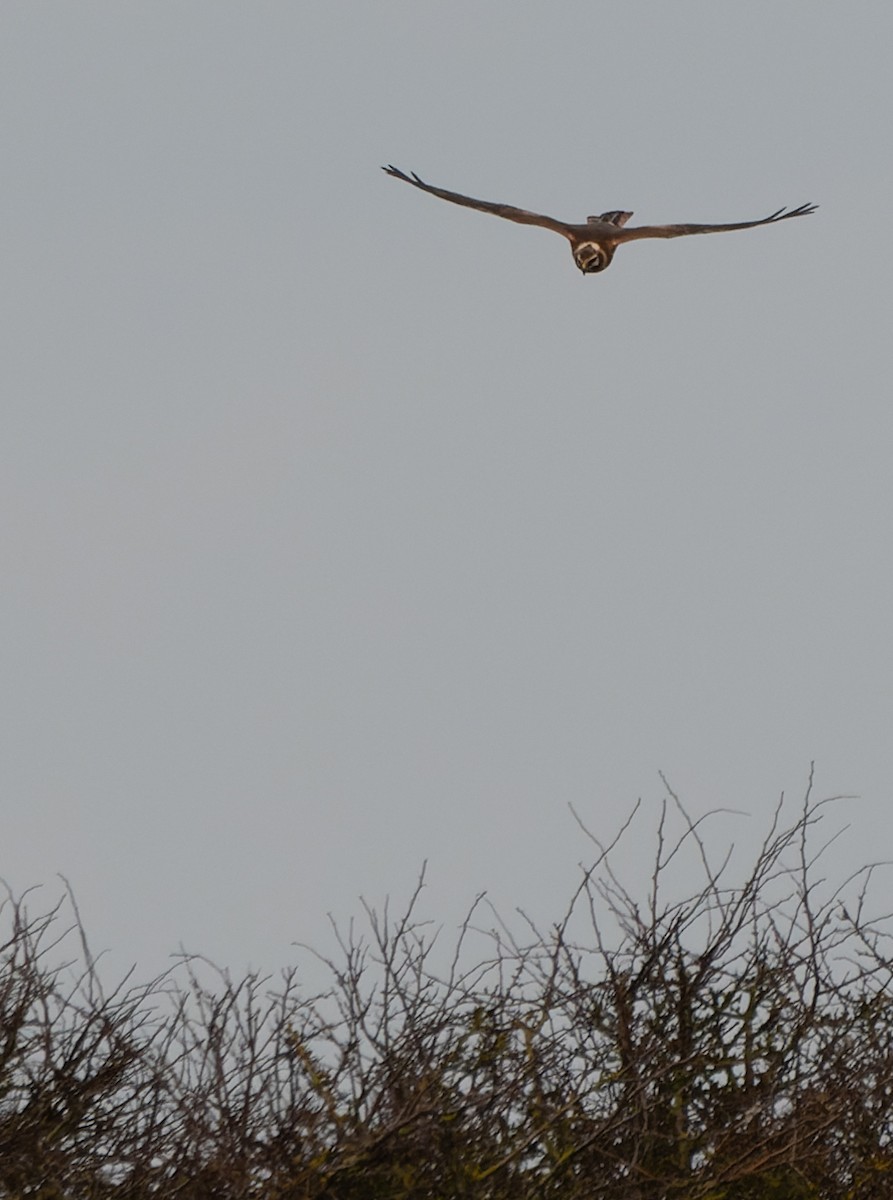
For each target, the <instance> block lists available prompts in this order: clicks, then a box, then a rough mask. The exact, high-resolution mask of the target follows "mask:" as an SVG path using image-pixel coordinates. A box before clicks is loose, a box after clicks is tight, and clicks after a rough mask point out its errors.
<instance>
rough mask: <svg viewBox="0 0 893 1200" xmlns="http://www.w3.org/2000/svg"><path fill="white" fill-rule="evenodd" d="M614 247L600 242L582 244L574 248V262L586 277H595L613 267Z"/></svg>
mask: <svg viewBox="0 0 893 1200" xmlns="http://www.w3.org/2000/svg"><path fill="white" fill-rule="evenodd" d="M613 257H614V247H613V246H605V245H603V244H602V243H600V242H580V244H579V245H577V246H575V247H574V262H575V263H576V264H577V266H578V267H579V268H580V270H581V271H582V272H583V274H584V275H595V274H596V273H597V272H598V271H604V269H605V268H606V267H609V266H610V265H611V259H612V258H613Z"/></svg>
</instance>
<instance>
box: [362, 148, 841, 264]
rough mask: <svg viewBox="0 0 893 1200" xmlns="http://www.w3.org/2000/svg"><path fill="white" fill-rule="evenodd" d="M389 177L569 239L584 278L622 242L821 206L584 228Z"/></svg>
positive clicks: (599, 222)
mask: <svg viewBox="0 0 893 1200" xmlns="http://www.w3.org/2000/svg"><path fill="white" fill-rule="evenodd" d="M382 170H383V171H384V172H385V173H386V174H387V175H393V176H394V178H395V179H402V180H403V182H404V183H411V184H412V186H413V187H417V188H421V189H422V191H423V192H430V193H431V195H432V196H439V197H440V198H441V200H450V201H451V202H452V203H453V204H464V205H465V207H466V208H476V209H478V210H479V211H480V212H488V213H493V214H494V216H497V217H505V219H506V220H507V221H517V222H518V223H519V224H520V225H541V226H542V227H543V229H551V230H553V231H554V232H555V233H560V234H561V236H562V237H566V238H567V240H568V241H569V242H570V244H571V251H572V252H573V255H574V262H575V263H576V264H577V266H578V267H579V268H580V270H581V271H582V272H583V274H584V275H594V274H596V273H597V272H598V271H604V270H605V268H606V267H609V266H610V265H611V259H612V258H613V257H614V251H615V250H616V249H617V247H618V246H619V245H620V243H621V242H634V241H637V240H638V239H639V238H674V237H687V236H688V235H689V234H690V233H726V232H728V231H729V230H731V229H756V227H757V226H758V225H774V224H775V222H776V221H787V219H788V218H789V217H806V216H809V214H810V213H813V212H815V210H816V208H817V207H818V205H816V204H801V205H800V207H799V208H792V209H790V211H788V212H786V211H785V210H784V209H783V208H780V209H779V210H778V212H774V213H772V215H771V216H769V217H763V218H762V219H761V220H759V221H738V222H736V223H734V224H732V225H633V226H632V228H629V229H627V228H625V226H626V223H627V221H628V220H629V219H630V217H631V216H632V215H633V214H632V213H631V212H620V211H619V210H612V211H611V212H603V213H601V214H600V215H599V216H597V217H587V218H586V223H585V224H583V225H571V224H568V223H567V222H566V221H556V220H555V218H554V217H545V216H542V215H541V214H540V213H534V212H527V210H526V209H524V208H515V207H514V206H513V205H511V204H493V203H491V202H490V201H489V200H473V199H472V198H471V196H462V195H460V193H459V192H448V191H446V190H445V189H444V188H438V187H432V186H431V184H430V183H425V182H424V181H423V180H421V179H419V177H418V175H415V174H412V173H411V174H409V175H406V174H405V173H404V172H403V171H400V170H398V169H397V167H393V166H388V167H382Z"/></svg>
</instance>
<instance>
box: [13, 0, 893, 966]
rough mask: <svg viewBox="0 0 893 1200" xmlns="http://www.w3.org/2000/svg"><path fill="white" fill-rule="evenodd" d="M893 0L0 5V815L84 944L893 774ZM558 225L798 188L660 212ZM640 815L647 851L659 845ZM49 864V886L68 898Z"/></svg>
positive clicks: (219, 921)
mask: <svg viewBox="0 0 893 1200" xmlns="http://www.w3.org/2000/svg"><path fill="white" fill-rule="evenodd" d="M891 44H893V7H891V5H890V4H889V0H877V2H871V0H863V3H861V4H860V5H858V6H857V8H856V9H854V8H853V7H852V6H847V5H836V4H826V5H820V4H816V3H814V2H813V0H794V2H780V0H763V2H761V0H751V2H750V3H748V4H746V5H742V4H732V3H725V2H722V0H681V2H674V3H671V4H670V3H659V2H657V0H654V2H649V3H635V2H633V3H625V4H622V5H618V4H616V3H610V4H608V3H601V2H594V0H580V2H569V3H558V4H545V3H539V4H533V3H527V2H519V0H511V3H509V2H508V0H489V2H488V3H486V4H482V3H480V2H479V0H475V2H474V3H470V2H462V0H459V2H456V0H452V2H451V3H449V4H447V3H427V2H419V0H406V2H400V3H397V2H381V3H369V4H356V5H347V4H342V3H338V2H336V0H321V2H319V3H303V2H301V0H287V2H286V0H281V2H269V3H265V2H263V0H261V2H259V3H251V4H245V3H238V4H236V3H229V2H227V0H208V2H206V3H200V2H194V0H180V2H178V3H176V4H173V3H148V2H144V3H113V2H111V0H109V2H106V3H92V2H79V3H72V4H66V5H50V4H41V5H38V4H34V3H33V2H32V0H22V2H17V0H5V2H4V4H3V6H2V9H0V146H2V157H0V161H2V166H3V185H2V187H0V217H2V220H0V246H2V278H3V287H2V296H3V313H2V321H0V340H2V345H0V370H2V380H3V386H2V429H0V488H2V546H0V552H2V581H3V582H2V636H3V646H4V652H3V669H2V697H3V699H2V703H3V728H4V750H3V754H2V772H3V777H2V803H3V816H2V841H0V875H2V876H3V877H4V878H5V879H6V880H7V881H8V883H9V884H10V885H11V886H12V887H13V888H14V889H15V890H16V891H21V890H22V889H23V888H25V887H27V886H30V885H32V884H38V883H42V884H44V885H45V894H46V895H47V897H48V898H50V897H55V896H56V895H57V894H58V891H59V886H60V885H59V882H58V880H57V879H56V874H57V873H58V872H61V873H63V874H64V875H65V876H67V877H68V879H69V880H70V881H71V884H72V886H73V887H74V890H75V892H76V894H77V896H78V897H79V900H80V904H81V909H82V912H83V915H84V919H85V921H86V923H87V926H88V930H89V932H90V933H91V935H92V939H93V943H94V949H100V948H103V947H108V948H109V949H110V950H111V951H112V952H113V954H114V955H118V956H120V957H121V959H122V960H126V961H130V960H137V961H139V962H140V963H141V964H142V965H143V966H144V968H145V969H155V968H156V967H158V966H159V965H163V963H164V961H165V959H166V956H167V955H168V954H169V953H170V952H172V951H175V950H176V949H177V948H178V947H179V946H180V945H181V944H183V945H185V946H186V947H187V948H189V949H191V950H195V951H202V952H204V953H206V954H208V955H210V956H211V957H213V958H215V959H216V960H217V961H219V962H221V963H225V964H229V965H230V966H232V967H233V968H234V969H240V968H242V967H243V966H244V965H246V964H248V963H251V964H253V965H256V966H261V967H263V968H265V969H266V968H275V967H277V966H279V965H281V964H283V963H285V962H288V961H293V960H294V959H295V957H296V955H297V953H298V952H297V951H295V950H294V949H293V948H292V945H291V944H292V943H293V942H295V941H310V942H314V943H317V944H318V943H320V942H324V941H325V938H326V937H327V925H326V919H325V914H326V913H327V912H328V911H331V912H333V913H334V914H336V915H338V916H339V917H340V918H342V919H345V918H347V917H349V916H350V915H351V914H352V913H354V912H356V911H357V910H358V897H359V896H360V895H361V894H362V895H364V896H365V897H366V898H367V899H368V900H369V901H370V902H372V903H380V901H381V899H382V898H383V897H384V896H385V895H386V894H388V893H391V894H392V895H394V896H395V897H396V898H401V897H403V896H405V895H406V894H407V893H408V892H409V891H410V890H411V888H412V886H413V883H414V881H415V878H416V875H417V873H418V870H419V868H420V866H421V864H422V861H423V860H425V859H427V860H428V862H429V868H428V878H429V883H430V887H429V891H428V893H427V895H426V897H425V901H424V909H425V912H426V914H427V915H430V916H432V917H434V918H435V919H436V920H443V921H446V922H447V924H449V923H450V922H451V921H455V920H458V918H459V916H460V915H461V912H462V911H463V909H464V907H465V905H466V903H467V902H468V901H469V900H470V899H471V898H472V897H473V896H474V894H475V893H477V892H478V891H481V890H482V889H488V890H489V893H490V895H491V896H492V898H493V900H494V902H495V903H496V904H497V905H498V906H500V907H501V908H503V909H511V908H512V907H513V906H514V905H521V906H523V907H524V908H526V909H527V910H528V911H529V912H530V913H531V914H532V915H535V916H536V917H537V918H538V919H540V920H542V921H543V922H544V923H547V922H548V921H549V920H550V919H551V918H554V917H555V916H557V915H558V914H559V913H560V911H561V910H562V908H563V906H564V902H565V900H566V899H567V897H568V895H569V894H570V891H571V889H572V887H573V886H574V883H575V881H576V872H577V867H576V864H577V863H578V861H580V860H581V859H586V858H588V857H590V855H591V846H588V845H587V844H586V843H585V841H584V840H583V839H581V836H580V833H579V830H578V829H577V827H576V825H575V824H574V821H573V818H572V817H571V815H570V812H569V810H568V804H569V803H571V804H573V805H574V807H575V808H576V809H577V810H578V811H579V812H580V814H581V816H583V817H584V818H585V819H586V821H587V824H588V825H589V826H590V827H591V828H593V829H594V830H596V831H599V832H601V833H602V834H603V835H604V836H610V834H611V833H612V832H613V830H614V829H615V828H616V827H617V825H618V823H619V822H620V821H621V819H622V817H623V815H624V814H625V813H626V812H627V810H628V809H629V807H630V806H631V804H632V803H633V802H634V801H635V800H636V798H637V797H640V796H641V797H642V799H643V803H644V805H645V808H646V810H647V811H649V812H656V811H657V808H658V806H659V803H660V800H661V798H662V796H663V795H664V789H663V786H662V784H661V781H660V778H659V775H658V772H659V771H663V772H664V773H665V774H666V776H667V778H668V780H669V781H670V783H671V785H672V786H673V788H674V789H675V790H676V791H677V792H678V793H679V794H680V795H681V796H682V797H683V799H684V800H685V802H686V803H687V805H688V806H689V808H690V809H691V810H692V811H693V812H695V813H699V812H703V811H704V810H706V809H709V808H712V807H715V806H717V805H725V806H730V807H734V808H738V809H742V810H744V811H745V812H747V813H750V814H751V816H750V817H749V818H744V817H741V818H729V824H728V826H727V827H724V828H723V830H722V831H721V836H720V840H723V839H724V838H727V839H731V838H733V837H734V838H735V839H736V840H737V841H740V842H741V843H742V844H745V845H746V844H747V842H748V840H749V839H752V840H754V841H755V840H756V838H757V836H758V834H759V832H760V831H761V829H762V826H763V823H764V821H765V818H766V815H767V814H768V813H769V811H770V810H771V808H772V806H773V805H774V803H775V801H776V800H777V798H778V795H779V793H781V792H782V791H785V792H786V793H788V794H790V795H791V796H792V797H799V796H801V795H802V792H803V789H804V787H805V785H806V780H807V775H808V771H809V763H810V761H811V760H813V759H814V760H815V761H816V789H817V793H819V794H822V795H825V794H830V793H834V792H848V793H854V794H858V795H859V796H860V797H861V800H860V801H859V803H858V804H854V805H852V806H850V807H849V808H848V810H847V812H846V814H845V815H846V818H847V819H849V820H850V821H851V822H852V826H853V828H852V832H851V833H850V835H849V838H848V839H847V840H846V842H845V847H843V848H841V850H840V851H839V853H840V855H841V861H842V862H843V863H845V864H847V865H852V864H855V863H858V862H860V861H862V860H864V859H866V858H877V857H886V856H889V851H888V849H887V848H888V846H889V835H890V831H891V820H890V817H889V812H890V801H891V795H893V753H891V745H893V638H891V614H893V561H891V557H893V556H891V513H893V468H891V447H893V404H891V398H893V397H891V376H893V372H891V358H893V324H891V318H893V304H891V259H893V235H891V221H890V216H889V214H890V211H891V202H893V161H891V154H890V114H891V112H893V73H891V71H890V57H889V52H890V46H891ZM388 162H393V163H396V164H397V165H398V166H400V167H402V168H404V169H410V170H414V171H416V172H418V173H419V174H420V175H421V176H422V177H423V178H425V179H427V180H429V181H431V182H433V183H434V184H437V185H440V186H443V187H447V188H450V189H454V190H459V191H465V192H468V193H470V194H471V195H474V196H480V197H484V198H486V199H492V200H501V201H507V202H509V203H513V204H517V205H521V206H525V207H530V208H534V209H536V210H538V211H541V212H546V213H549V214H552V215H554V216H556V217H559V218H564V219H568V220H581V219H583V218H584V217H585V216H586V215H587V214H589V213H592V212H595V213H598V212H601V211H603V210H605V209H611V208H625V209H633V210H635V213H636V216H635V218H634V222H643V223H657V222H662V221H722V222H724V221H736V220H748V219H753V218H757V217H761V216H765V215H767V214H768V213H770V212H772V211H773V210H775V209H777V208H779V207H780V206H781V205H791V206H793V205H798V204H801V203H804V202H806V201H812V202H814V203H818V204H819V205H820V206H821V207H820V208H819V210H818V212H817V213H816V214H815V215H814V216H811V217H809V218H806V219H802V220H797V221H792V222H788V223H784V224H782V225H779V226H777V227H774V228H767V229H758V230H754V231H752V232H746V233H734V234H727V235H719V236H717V237H708V238H693V239H682V240H677V241H667V242H664V241H661V242H657V241H652V242H639V243H635V244H633V245H630V246H624V247H621V248H620V250H619V251H618V253H617V256H616V258H615V260H614V263H613V265H612V266H611V268H610V270H609V271H607V272H606V273H605V274H602V275H596V276H590V277H585V278H584V277H583V276H581V275H580V274H579V272H578V271H577V270H576V268H575V267H574V264H573V261H572V258H571V255H570V252H569V249H568V247H567V245H566V243H565V242H564V241H563V239H561V238H559V237H556V236H555V235H554V234H553V233H550V232H548V231H545V230H542V229H531V228H525V227H522V226H518V225H513V224H510V223H508V222H503V221H498V220H496V219H494V218H492V217H490V216H486V215H482V214H479V213H475V212H472V211H469V210H467V209H462V208H458V207H455V206H452V205H448V204H444V203H443V202H441V201H440V200H437V199H434V198H432V197H429V196H426V195H424V194H423V193H421V192H418V191H415V190H413V189H410V188H409V187H407V186H405V185H404V184H402V183H400V182H398V181H395V180H393V179H389V178H388V177H386V176H385V175H383V174H382V172H381V171H380V169H379V168H380V166H381V165H382V164H384V163H388ZM632 849H633V852H634V853H633V857H635V846H633V847H632ZM35 903H37V905H38V907H39V902H35Z"/></svg>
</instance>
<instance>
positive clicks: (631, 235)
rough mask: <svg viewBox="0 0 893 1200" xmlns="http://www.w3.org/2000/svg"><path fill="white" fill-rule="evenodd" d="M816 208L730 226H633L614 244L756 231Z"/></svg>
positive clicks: (811, 206) (617, 236) (803, 206)
mask: <svg viewBox="0 0 893 1200" xmlns="http://www.w3.org/2000/svg"><path fill="white" fill-rule="evenodd" d="M817 208H818V205H817V204H801V205H800V207H799V208H792V209H791V210H790V211H789V212H786V211H785V210H784V209H783V208H780V209H779V210H778V212H774V213H772V215H771V216H769V217H763V218H762V219H761V220H759V221H737V222H735V223H734V224H732V225H638V226H636V225H634V226H633V227H632V229H618V230H617V232H616V233H615V234H614V235H613V240H614V241H615V242H633V241H635V240H636V239H637V238H674V237H687V236H688V235H689V234H691V233H728V232H729V231H730V230H732V229H756V228H757V226H758V225H774V224H775V222H776V221H786V220H787V219H788V218H789V217H808V216H809V214H810V213H814V212H815V210H816V209H817Z"/></svg>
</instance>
